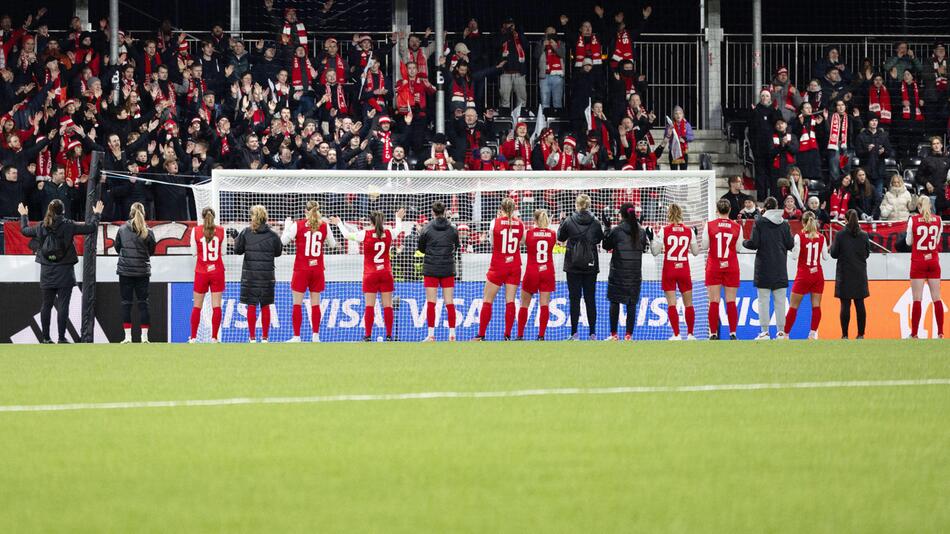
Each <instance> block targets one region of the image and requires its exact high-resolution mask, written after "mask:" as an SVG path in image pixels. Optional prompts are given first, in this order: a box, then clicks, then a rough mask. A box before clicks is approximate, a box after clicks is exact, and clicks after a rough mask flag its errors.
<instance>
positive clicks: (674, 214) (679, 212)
mask: <svg viewBox="0 0 950 534" xmlns="http://www.w3.org/2000/svg"><path fill="white" fill-rule="evenodd" d="M666 218H667V219H668V220H669V221H670V224H680V223H681V222H683V209H682V208H680V207H679V204H676V203H673V204H670V209H669V211H668V212H667V214H666Z"/></svg>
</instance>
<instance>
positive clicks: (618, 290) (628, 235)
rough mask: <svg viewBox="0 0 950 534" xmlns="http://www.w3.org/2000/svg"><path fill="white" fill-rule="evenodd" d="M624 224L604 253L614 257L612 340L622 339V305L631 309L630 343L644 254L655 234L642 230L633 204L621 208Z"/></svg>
mask: <svg viewBox="0 0 950 534" xmlns="http://www.w3.org/2000/svg"><path fill="white" fill-rule="evenodd" d="M620 220H621V222H620V224H618V225H617V226H614V227H613V228H611V229H610V232H608V233H607V237H605V238H604V244H603V247H604V250H606V251H608V252H613V254H612V255H611V256H610V275H609V277H608V278H607V300H609V301H610V337H609V338H607V339H608V341H617V340H618V339H619V337H618V335H617V333H618V330H617V328H618V325H619V323H620V305H621V304H623V305H625V306H626V308H627V320H626V328H625V330H624V340H626V341H630V339H632V336H633V327H634V323H635V322H636V319H637V304H638V303H639V302H640V284H641V282H642V281H643V273H642V265H643V251H644V250H646V249H647V247H648V246H650V240H651V239H652V231H651V230H650V229H649V228H641V227H640V221H638V220H637V210H636V208H635V207H634V205H633V204H630V203H629V202H628V203H625V204H622V205H621V206H620Z"/></svg>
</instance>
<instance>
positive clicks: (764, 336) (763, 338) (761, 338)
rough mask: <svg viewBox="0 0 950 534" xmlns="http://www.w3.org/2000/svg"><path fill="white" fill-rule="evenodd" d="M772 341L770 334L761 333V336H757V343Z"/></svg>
mask: <svg viewBox="0 0 950 534" xmlns="http://www.w3.org/2000/svg"><path fill="white" fill-rule="evenodd" d="M771 339H772V338H771V337H770V336H769V333H768V332H759V335H757V336H755V340H756V341H769V340H771Z"/></svg>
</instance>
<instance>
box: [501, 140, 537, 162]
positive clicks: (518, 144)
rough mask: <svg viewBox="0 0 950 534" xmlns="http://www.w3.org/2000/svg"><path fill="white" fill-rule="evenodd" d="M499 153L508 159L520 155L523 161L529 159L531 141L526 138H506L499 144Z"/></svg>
mask: <svg viewBox="0 0 950 534" xmlns="http://www.w3.org/2000/svg"><path fill="white" fill-rule="evenodd" d="M501 153H502V155H504V156H505V158H506V159H507V160H508V161H511V160H513V159H514V158H516V157H518V156H521V158H522V159H523V160H525V162H528V161H531V141H529V140H528V139H519V138H517V137H515V138H514V139H508V140H506V141H505V142H504V143H503V144H502V145H501Z"/></svg>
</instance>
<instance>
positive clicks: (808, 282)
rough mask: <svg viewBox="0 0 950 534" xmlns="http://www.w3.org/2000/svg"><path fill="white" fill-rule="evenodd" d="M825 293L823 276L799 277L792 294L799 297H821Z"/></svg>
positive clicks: (796, 279)
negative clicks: (810, 294) (810, 295)
mask: <svg viewBox="0 0 950 534" xmlns="http://www.w3.org/2000/svg"><path fill="white" fill-rule="evenodd" d="M824 292H825V278H824V277H823V276H799V277H797V278H795V281H794V282H793V283H792V293H795V294H798V295H808V294H809V293H817V294H819V295H821V294H822V293H824Z"/></svg>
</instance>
